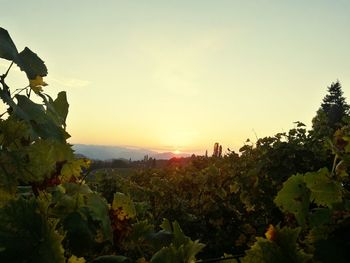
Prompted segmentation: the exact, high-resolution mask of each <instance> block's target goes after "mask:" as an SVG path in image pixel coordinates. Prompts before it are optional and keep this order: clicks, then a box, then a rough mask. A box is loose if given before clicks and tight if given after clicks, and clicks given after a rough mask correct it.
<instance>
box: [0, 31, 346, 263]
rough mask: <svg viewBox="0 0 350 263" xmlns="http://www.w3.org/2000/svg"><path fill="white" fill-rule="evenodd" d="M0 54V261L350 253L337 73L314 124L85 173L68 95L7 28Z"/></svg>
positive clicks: (327, 258)
mask: <svg viewBox="0 0 350 263" xmlns="http://www.w3.org/2000/svg"><path fill="white" fill-rule="evenodd" d="M0 58H2V59H6V60H9V69H8V70H7V71H6V72H4V74H3V75H1V76H0V83H1V87H0V98H1V100H2V102H3V105H4V107H6V111H5V112H4V113H3V114H2V115H1V120H0V142H1V145H0V261H1V262H70V263H73V262H106V263H107V262H139V263H141V262H174V263H175V262H196V261H202V262H206V261H207V262H214V261H216V262H349V255H348V254H349V253H347V252H348V251H349V249H350V238H349V235H348V233H349V230H350V217H349V216H350V202H349V175H348V173H347V171H348V166H349V162H350V143H349V142H350V130H349V129H350V128H349V127H350V126H348V121H347V118H348V111H349V107H348V105H347V104H346V102H345V100H344V98H343V97H342V93H341V87H340V84H339V83H338V82H337V83H333V84H332V85H331V86H330V87H329V94H328V95H327V96H326V97H325V99H324V101H323V103H322V105H321V107H320V109H319V111H318V112H317V115H316V117H315V118H314V120H313V128H312V129H311V130H310V131H307V130H306V128H305V126H304V125H303V124H302V123H300V122H297V123H295V128H293V129H291V130H290V131H289V132H288V133H280V134H276V135H275V136H272V137H266V138H262V139H259V140H258V141H257V142H255V143H251V142H249V141H247V143H246V145H244V146H243V147H242V148H241V149H240V153H239V154H237V153H235V152H229V153H228V154H227V155H225V156H223V157H220V156H212V157H205V156H192V157H191V158H189V159H188V160H186V162H185V164H183V163H182V162H177V161H176V160H172V161H170V162H169V164H168V165H167V166H165V167H163V168H161V169H154V168H142V169H137V170H135V171H134V172H132V173H129V174H124V175H121V174H119V173H118V172H113V171H111V170H106V171H105V172H95V173H93V174H89V175H88V174H86V173H84V172H83V171H85V170H84V169H86V168H87V167H88V166H89V163H90V161H89V160H87V159H84V158H77V157H75V155H74V152H73V150H72V148H71V145H69V144H68V143H67V139H68V138H69V134H68V133H67V131H66V117H67V114H68V108H69V105H68V102H67V99H66V94H65V93H64V92H61V93H59V94H58V95H57V98H55V99H53V98H51V97H50V96H49V95H47V94H45V93H44V92H43V86H45V85H46V83H45V82H44V81H43V77H45V76H46V75H47V68H46V66H45V64H44V62H43V61H42V60H41V59H40V58H39V57H38V56H37V55H36V54H35V53H33V52H32V51H31V50H30V49H29V48H25V49H24V50H23V51H22V52H18V51H17V48H16V46H15V44H14V43H13V41H12V39H11V38H10V36H9V34H8V32H7V31H6V30H4V29H2V28H0ZM15 65H16V66H18V67H19V68H20V69H21V70H22V71H24V73H25V74H26V75H27V77H28V80H29V85H28V86H26V87H25V88H23V89H19V90H18V89H13V88H12V87H10V86H9V85H8V84H7V82H6V77H7V75H8V73H9V72H10V70H11V67H14V66H15ZM22 93H25V94H24V95H22ZM33 97H35V98H36V99H39V100H41V101H42V102H41V103H37V102H34V101H33ZM87 178H88V179H87ZM214 259H215V260H214Z"/></svg>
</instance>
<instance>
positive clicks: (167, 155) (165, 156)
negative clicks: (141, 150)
mask: <svg viewBox="0 0 350 263" xmlns="http://www.w3.org/2000/svg"><path fill="white" fill-rule="evenodd" d="M189 156H191V154H189V153H179V154H175V153H172V152H163V153H158V154H155V155H151V156H150V157H152V158H156V159H157V160H169V159H171V158H174V157H189Z"/></svg>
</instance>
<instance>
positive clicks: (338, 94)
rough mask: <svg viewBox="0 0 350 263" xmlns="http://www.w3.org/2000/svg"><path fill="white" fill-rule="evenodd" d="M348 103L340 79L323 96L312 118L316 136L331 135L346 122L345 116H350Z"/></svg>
mask: <svg viewBox="0 0 350 263" xmlns="http://www.w3.org/2000/svg"><path fill="white" fill-rule="evenodd" d="M349 110H350V106H349V104H347V102H346V99H345V97H343V91H342V89H341V85H340V83H339V81H337V82H335V83H334V82H333V83H332V84H331V86H330V87H328V94H327V95H326V96H325V97H324V98H323V101H322V104H321V107H320V108H319V109H318V111H317V114H316V116H315V117H314V118H313V120H312V128H313V133H314V135H316V137H330V136H331V135H332V134H333V133H334V131H335V130H336V129H338V128H340V127H342V126H343V125H344V124H345V120H344V117H346V116H349Z"/></svg>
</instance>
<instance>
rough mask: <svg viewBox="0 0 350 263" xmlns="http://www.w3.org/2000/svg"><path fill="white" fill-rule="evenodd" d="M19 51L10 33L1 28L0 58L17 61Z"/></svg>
mask: <svg viewBox="0 0 350 263" xmlns="http://www.w3.org/2000/svg"><path fill="white" fill-rule="evenodd" d="M17 56H18V51H17V48H16V45H15V44H14V43H13V41H12V39H11V37H10V35H9V33H8V32H7V31H6V30H5V29H3V28H2V27H0V58H4V59H7V60H12V61H13V60H16V58H17Z"/></svg>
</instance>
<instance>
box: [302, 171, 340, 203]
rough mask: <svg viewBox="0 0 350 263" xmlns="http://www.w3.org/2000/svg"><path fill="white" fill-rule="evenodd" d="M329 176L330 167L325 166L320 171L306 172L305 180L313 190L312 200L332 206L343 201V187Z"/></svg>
mask: <svg viewBox="0 0 350 263" xmlns="http://www.w3.org/2000/svg"><path fill="white" fill-rule="evenodd" d="M328 176H329V172H328V169H327V168H323V169H321V170H319V171H318V172H314V173H311V172H309V173H306V174H305V176H304V182H305V183H306V185H307V187H308V188H309V189H310V190H311V200H313V201H314V202H315V203H316V204H317V205H321V206H327V207H332V205H334V204H335V203H339V202H341V201H342V187H341V185H340V183H339V182H336V181H335V180H332V179H331V178H329V177H328Z"/></svg>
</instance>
